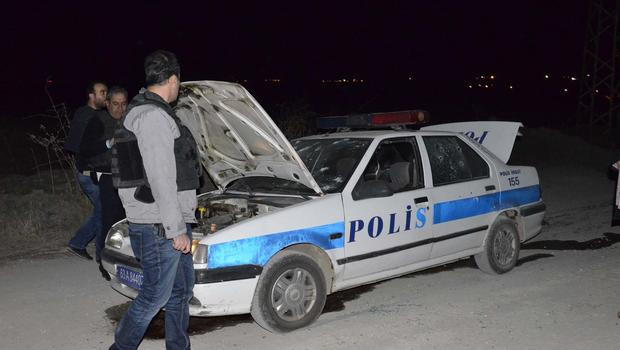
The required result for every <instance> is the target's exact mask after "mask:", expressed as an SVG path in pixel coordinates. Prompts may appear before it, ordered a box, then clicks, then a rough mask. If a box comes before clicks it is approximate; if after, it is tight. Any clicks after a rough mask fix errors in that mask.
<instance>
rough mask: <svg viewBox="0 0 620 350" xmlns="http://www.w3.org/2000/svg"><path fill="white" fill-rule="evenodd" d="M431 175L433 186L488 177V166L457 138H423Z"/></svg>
mask: <svg viewBox="0 0 620 350" xmlns="http://www.w3.org/2000/svg"><path fill="white" fill-rule="evenodd" d="M422 139H423V140H424V145H425V146H426V151H427V152H428V160H429V162H430V163H431V171H432V173H433V185H434V186H441V185H447V184H451V183H456V182H463V181H470V180H475V179H480V178H485V177H489V165H488V164H487V163H486V162H485V161H484V159H482V157H480V155H478V153H476V151H474V150H473V149H472V148H471V147H470V146H469V145H467V144H466V143H465V142H464V141H463V140H461V139H460V138H458V137H457V136H424V137H422Z"/></svg>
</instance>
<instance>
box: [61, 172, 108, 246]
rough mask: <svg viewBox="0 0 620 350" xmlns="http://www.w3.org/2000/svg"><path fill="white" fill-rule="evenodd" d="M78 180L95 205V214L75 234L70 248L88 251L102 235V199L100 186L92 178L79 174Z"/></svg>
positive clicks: (70, 242)
mask: <svg viewBox="0 0 620 350" xmlns="http://www.w3.org/2000/svg"><path fill="white" fill-rule="evenodd" d="M77 180H78V183H79V184H80V188H81V189H82V192H84V194H85V195H86V197H88V200H90V203H91V204H92V205H93V212H92V214H90V216H89V217H88V218H87V219H86V221H85V222H84V223H83V224H82V226H80V228H79V229H78V230H77V231H76V232H75V235H73V238H71V240H70V241H69V246H71V247H73V248H76V249H86V246H87V245H88V243H89V242H90V241H92V240H93V238H95V237H96V236H97V235H100V234H101V197H100V196H99V186H97V185H96V184H94V183H93V180H92V179H91V178H90V176H86V175H84V174H81V173H77Z"/></svg>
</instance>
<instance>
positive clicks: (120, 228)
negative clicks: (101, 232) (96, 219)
mask: <svg viewBox="0 0 620 350" xmlns="http://www.w3.org/2000/svg"><path fill="white" fill-rule="evenodd" d="M128 235H129V232H128V231H127V225H123V224H118V225H114V226H112V228H111V229H110V231H109V232H108V237H107V238H106V240H105V245H107V246H110V247H114V248H116V249H121V248H122V247H123V237H127V236H128Z"/></svg>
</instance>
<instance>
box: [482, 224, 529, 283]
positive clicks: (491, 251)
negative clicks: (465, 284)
mask: <svg viewBox="0 0 620 350" xmlns="http://www.w3.org/2000/svg"><path fill="white" fill-rule="evenodd" d="M520 246H521V242H520V241H519V233H518V232H517V226H516V225H515V222H514V221H512V220H510V219H508V218H504V217H502V218H498V219H497V221H495V223H494V224H493V226H492V227H491V230H490V231H489V235H488V237H487V239H486V241H485V244H484V250H483V251H482V252H481V253H478V254H476V255H474V260H475V261H476V265H478V268H479V269H480V270H482V271H484V272H486V273H490V274H502V273H505V272H508V271H510V270H512V269H513V268H514V267H515V265H516V264H517V259H519V248H520Z"/></svg>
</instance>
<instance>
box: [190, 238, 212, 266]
mask: <svg viewBox="0 0 620 350" xmlns="http://www.w3.org/2000/svg"><path fill="white" fill-rule="evenodd" d="M194 246H195V247H196V248H194ZM192 254H193V255H194V258H193V259H194V264H206V263H207V260H208V256H209V246H208V245H206V244H199V243H197V244H196V245H194V242H192Z"/></svg>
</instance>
